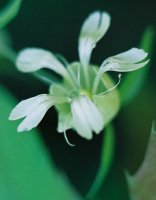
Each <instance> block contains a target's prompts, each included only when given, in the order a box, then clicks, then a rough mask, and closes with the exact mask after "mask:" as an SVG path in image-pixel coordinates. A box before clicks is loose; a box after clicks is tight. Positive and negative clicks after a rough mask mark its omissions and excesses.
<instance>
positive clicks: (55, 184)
mask: <svg viewBox="0 0 156 200" xmlns="http://www.w3.org/2000/svg"><path fill="white" fill-rule="evenodd" d="M0 104H1V108H0V161H1V166H0V199H7V200H12V199H16V200H21V199H22V200H34V199H38V200H43V199H46V200H51V199H61V200H66V199H74V200H77V199H80V198H79V197H78V195H77V194H76V192H75V191H74V188H73V187H72V185H70V183H69V181H68V179H67V177H66V176H65V175H64V174H63V173H60V172H59V171H58V170H57V169H56V167H55V166H54V164H53V161H52V159H51V157H50V155H49V152H48V151H47V149H46V147H45V146H44V144H43V142H42V141H41V139H40V137H39V134H38V131H37V130H36V129H35V130H33V131H31V133H24V134H19V133H17V132H16V128H17V123H18V122H10V121H8V116H9V113H10V111H11V109H12V108H13V107H14V106H15V104H16V102H15V100H14V98H13V97H12V96H11V95H10V94H9V93H8V92H7V91H6V90H5V89H4V88H3V87H1V86H0Z"/></svg>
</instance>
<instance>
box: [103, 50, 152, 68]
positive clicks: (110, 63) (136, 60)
mask: <svg viewBox="0 0 156 200" xmlns="http://www.w3.org/2000/svg"><path fill="white" fill-rule="evenodd" d="M147 55H148V53H146V52H144V51H143V50H142V49H137V48H132V49H130V50H128V51H126V52H124V53H120V54H118V55H115V56H112V57H110V58H107V59H106V60H105V61H104V62H103V63H102V65H101V67H100V70H101V71H103V72H105V71H118V72H128V71H133V70H137V69H139V68H141V67H143V66H144V65H146V64H147V63H148V62H149V60H147V61H144V62H141V61H143V60H144V59H145V58H146V57H147Z"/></svg>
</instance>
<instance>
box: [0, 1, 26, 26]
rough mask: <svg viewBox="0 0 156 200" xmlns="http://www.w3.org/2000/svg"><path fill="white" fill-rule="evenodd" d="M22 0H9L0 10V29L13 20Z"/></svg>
mask: <svg viewBox="0 0 156 200" xmlns="http://www.w3.org/2000/svg"><path fill="white" fill-rule="evenodd" d="M21 3H22V0H10V2H9V3H8V4H7V5H6V6H5V7H4V8H3V9H2V10H0V29H2V28H4V27H5V26H6V25H7V24H8V23H9V22H10V21H11V20H13V19H14V18H15V17H16V15H17V14H18V11H19V9H20V6H21Z"/></svg>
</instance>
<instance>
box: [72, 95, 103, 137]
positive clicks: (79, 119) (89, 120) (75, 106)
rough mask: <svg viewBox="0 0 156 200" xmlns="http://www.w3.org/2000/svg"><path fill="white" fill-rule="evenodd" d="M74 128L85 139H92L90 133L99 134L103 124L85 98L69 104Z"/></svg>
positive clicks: (91, 104) (99, 116)
mask: <svg viewBox="0 0 156 200" xmlns="http://www.w3.org/2000/svg"><path fill="white" fill-rule="evenodd" d="M71 110H72V116H73V122H74V126H75V128H76V130H77V132H78V133H79V134H80V135H81V136H82V137H84V138H86V139H91V138H92V131H95V132H96V133H99V132H100V131H101V130H102V129H103V127H104V122H103V119H102V116H101V114H100V113H99V111H98V109H97V108H96V106H95V105H94V104H93V103H92V102H91V101H90V100H89V99H88V98H87V97H85V96H82V97H80V98H78V99H76V100H74V101H73V102H72V104H71Z"/></svg>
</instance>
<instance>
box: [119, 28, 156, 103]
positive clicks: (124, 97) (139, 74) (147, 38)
mask: <svg viewBox="0 0 156 200" xmlns="http://www.w3.org/2000/svg"><path fill="white" fill-rule="evenodd" d="M154 37H155V31H154V29H153V28H152V27H148V28H147V29H146V30H145V32H144V34H143V36H142V39H141V43H140V48H142V49H144V50H145V51H146V52H148V53H149V55H150V56H151V54H152V52H153V44H154ZM149 65H150V62H149V64H148V65H146V66H145V67H143V68H142V69H139V70H137V71H134V72H131V73H128V75H127V76H126V77H125V79H124V80H123V81H122V84H121V86H120V88H119V90H120V94H121V102H122V105H127V104H128V103H129V102H130V101H132V100H133V99H134V98H135V97H136V96H137V94H138V93H139V91H140V90H141V89H142V87H143V85H144V84H145V80H146V77H147V74H148V71H149Z"/></svg>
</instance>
